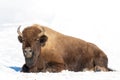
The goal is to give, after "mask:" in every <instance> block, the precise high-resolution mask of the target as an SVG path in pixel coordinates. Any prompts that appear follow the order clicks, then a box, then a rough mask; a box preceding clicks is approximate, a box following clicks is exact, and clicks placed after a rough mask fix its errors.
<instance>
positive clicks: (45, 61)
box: [17, 24, 112, 72]
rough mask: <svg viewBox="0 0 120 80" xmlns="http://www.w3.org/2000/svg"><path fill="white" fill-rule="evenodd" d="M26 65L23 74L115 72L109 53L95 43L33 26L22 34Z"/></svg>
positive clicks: (20, 37)
mask: <svg viewBox="0 0 120 80" xmlns="http://www.w3.org/2000/svg"><path fill="white" fill-rule="evenodd" d="M17 32H18V34H19V35H18V40H19V41H20V42H21V43H22V50H23V54H24V57H25V64H24V65H23V67H22V70H21V71H22V72H61V71H62V70H69V71H75V72H78V71H86V70H87V71H89V70H92V71H112V70H111V69H109V68H108V58H107V56H106V54H105V53H104V52H103V51H102V50H101V49H100V48H98V47H97V46H96V45H95V44H93V43H89V42H86V41H84V40H81V39H78V38H74V37H71V36H67V35H64V34H61V33H59V32H57V31H54V30H52V29H50V28H48V27H45V26H41V25H38V24H34V25H32V26H28V27H26V28H25V29H24V30H23V31H22V32H20V26H19V27H18V30H17Z"/></svg>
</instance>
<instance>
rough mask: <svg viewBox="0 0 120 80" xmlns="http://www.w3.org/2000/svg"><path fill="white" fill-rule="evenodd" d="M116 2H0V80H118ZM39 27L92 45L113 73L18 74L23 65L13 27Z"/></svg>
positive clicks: (118, 8) (119, 24)
mask: <svg viewBox="0 0 120 80" xmlns="http://www.w3.org/2000/svg"><path fill="white" fill-rule="evenodd" d="M119 4H120V2H119V0H19V1H18V0H14V2H12V1H9V0H0V13H1V14H0V79H1V80H40V79H41V80H67V79H68V80H83V79H84V80H119V79H120V61H119V58H120V50H119V45H120V38H119V34H120V29H119V27H120V5H119ZM34 23H39V24H42V25H45V26H49V27H50V28H52V29H54V30H56V31H59V32H61V33H63V34H66V35H71V36H74V37H78V38H81V39H83V40H86V41H89V42H92V43H95V44H96V45H97V46H99V47H100V48H101V49H102V50H103V51H104V52H105V53H106V55H107V56H108V59H109V63H108V66H109V67H110V68H112V69H114V70H116V71H115V72H71V71H62V72H60V73H49V72H47V73H41V72H40V73H21V72H20V69H21V67H22V65H23V64H24V57H23V54H22V45H21V44H20V43H19V41H18V40H17V27H18V26H19V25H22V27H21V28H22V29H21V30H23V29H24V27H25V26H27V25H31V24H34Z"/></svg>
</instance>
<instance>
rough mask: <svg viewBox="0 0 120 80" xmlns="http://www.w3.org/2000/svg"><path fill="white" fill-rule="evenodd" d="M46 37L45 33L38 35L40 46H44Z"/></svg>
mask: <svg viewBox="0 0 120 80" xmlns="http://www.w3.org/2000/svg"><path fill="white" fill-rule="evenodd" d="M47 39H48V37H47V36H46V35H43V36H41V37H40V39H39V40H40V44H41V46H44V45H45V42H46V41H47Z"/></svg>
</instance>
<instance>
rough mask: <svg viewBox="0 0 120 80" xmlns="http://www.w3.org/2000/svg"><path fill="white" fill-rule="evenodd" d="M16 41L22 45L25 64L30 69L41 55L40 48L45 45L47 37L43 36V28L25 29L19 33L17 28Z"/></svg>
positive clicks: (32, 27)
mask: <svg viewBox="0 0 120 80" xmlns="http://www.w3.org/2000/svg"><path fill="white" fill-rule="evenodd" d="M17 32H18V34H19V35H18V40H19V41H20V42H21V43H22V49H23V54H24V57H25V62H26V65H27V66H28V67H32V66H34V65H35V64H36V63H37V60H38V57H39V56H40V53H41V47H42V46H44V45H45V42H46V41H47V39H48V38H47V36H46V35H44V28H43V27H40V26H38V25H37V27H36V25H35V26H31V27H27V28H25V29H24V30H23V32H22V33H21V32H20V26H19V27H18V30H17Z"/></svg>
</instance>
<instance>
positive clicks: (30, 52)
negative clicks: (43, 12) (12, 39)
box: [24, 47, 33, 58]
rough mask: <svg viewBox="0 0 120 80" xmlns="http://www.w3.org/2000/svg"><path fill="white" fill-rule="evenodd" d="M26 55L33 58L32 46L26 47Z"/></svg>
mask: <svg viewBox="0 0 120 80" xmlns="http://www.w3.org/2000/svg"><path fill="white" fill-rule="evenodd" d="M24 55H25V57H26V58H31V57H32V55H33V51H32V49H31V48H30V47H28V48H26V49H24Z"/></svg>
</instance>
